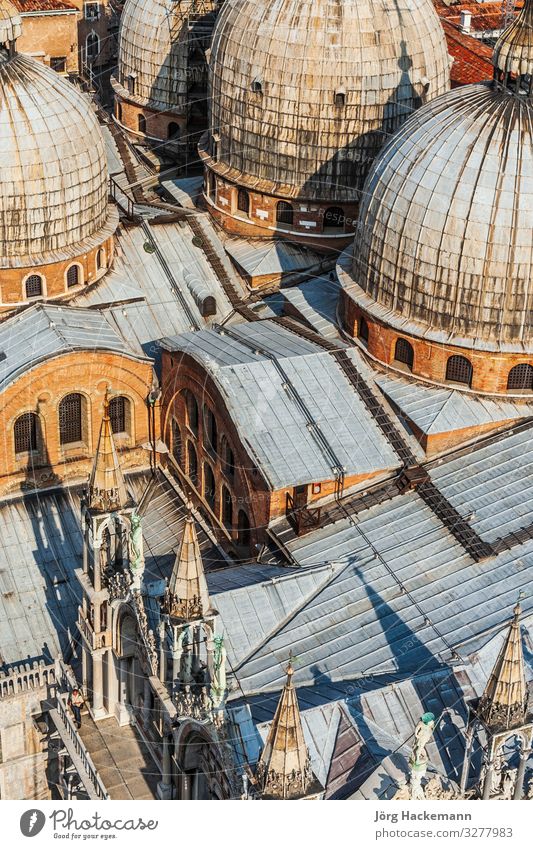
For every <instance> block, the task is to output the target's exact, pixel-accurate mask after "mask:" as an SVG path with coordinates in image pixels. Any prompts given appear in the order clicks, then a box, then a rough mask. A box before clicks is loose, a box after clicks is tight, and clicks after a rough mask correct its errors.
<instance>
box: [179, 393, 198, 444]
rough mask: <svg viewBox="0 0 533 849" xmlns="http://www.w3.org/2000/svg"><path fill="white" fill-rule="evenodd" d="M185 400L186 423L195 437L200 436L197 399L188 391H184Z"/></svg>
mask: <svg viewBox="0 0 533 849" xmlns="http://www.w3.org/2000/svg"><path fill="white" fill-rule="evenodd" d="M183 397H184V398H185V422H186V424H187V427H188V428H189V430H190V431H192V433H194V435H195V436H198V404H197V401H196V398H195V397H194V395H193V394H192V392H190V391H189V390H188V389H184V390H183Z"/></svg>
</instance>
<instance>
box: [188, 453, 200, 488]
mask: <svg viewBox="0 0 533 849" xmlns="http://www.w3.org/2000/svg"><path fill="white" fill-rule="evenodd" d="M187 474H188V475H189V478H190V479H191V481H192V484H193V486H196V487H197V486H198V457H197V456H196V451H195V450H194V445H193V444H192V442H187Z"/></svg>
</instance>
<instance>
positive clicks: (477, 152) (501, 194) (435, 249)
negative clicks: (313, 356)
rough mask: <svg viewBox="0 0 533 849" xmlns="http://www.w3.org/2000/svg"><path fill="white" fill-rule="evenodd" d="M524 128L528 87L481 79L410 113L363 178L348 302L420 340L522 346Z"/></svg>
mask: <svg viewBox="0 0 533 849" xmlns="http://www.w3.org/2000/svg"><path fill="white" fill-rule="evenodd" d="M514 85H515V83H514V82H513V86H514ZM532 132H533V108H532V105H531V101H530V99H529V97H527V96H525V95H524V96H516V95H515V94H514V93H511V91H508V90H506V89H505V87H504V86H502V85H499V84H493V83H489V84H486V85H472V86H466V87H463V88H459V89H455V90H453V91H451V92H449V93H448V94H445V95H443V96H442V97H439V98H438V99H437V100H435V101H433V102H432V103H430V104H428V105H427V106H425V107H424V108H423V109H421V110H419V111H418V112H417V113H416V114H415V115H413V117H412V118H411V119H410V120H409V121H408V122H407V123H406V124H405V125H404V126H403V128H402V129H401V131H400V132H399V133H398V134H397V135H396V136H395V137H394V138H393V139H392V140H391V141H390V142H389V144H388V145H387V146H386V147H385V148H384V150H383V151H382V153H381V154H380V156H379V158H378V159H377V161H376V163H375V165H374V168H373V169H372V172H371V173H370V175H369V178H368V181H367V183H366V185H365V193H364V199H363V201H362V204H361V211H360V221H359V224H358V232H357V235H356V238H355V243H354V252H353V256H354V259H353V281H352V283H350V284H348V287H347V288H348V294H349V295H350V296H351V297H353V299H354V300H355V301H356V302H357V303H358V305H359V306H360V307H362V308H363V309H364V310H366V311H367V312H368V313H371V314H373V315H374V316H375V317H377V318H380V319H381V320H383V321H384V322H386V323H387V324H389V325H392V326H396V327H397V328H399V329H400V331H401V332H404V333H406V332H407V333H409V332H414V333H415V334H418V335H423V336H424V337H425V338H428V339H430V338H435V339H437V340H439V339H440V340H444V339H447V340H450V339H451V338H452V337H457V338H459V337H463V338H464V337H468V338H469V339H470V340H472V345H474V346H476V345H478V344H481V346H482V347H483V345H484V344H486V342H487V341H490V342H491V343H492V344H491V345H490V346H489V347H491V348H492V349H493V350H498V349H501V350H512V349H518V350H520V349H523V346H529V347H530V346H531V342H532V325H531V322H532V310H533V286H532V279H531V269H532V261H533V239H532V210H533V138H532ZM443 331H445V333H444V335H443ZM480 340H481V341H480Z"/></svg>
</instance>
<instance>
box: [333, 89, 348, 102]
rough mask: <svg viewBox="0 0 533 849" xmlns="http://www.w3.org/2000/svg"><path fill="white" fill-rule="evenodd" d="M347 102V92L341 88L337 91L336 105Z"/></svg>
mask: <svg viewBox="0 0 533 849" xmlns="http://www.w3.org/2000/svg"><path fill="white" fill-rule="evenodd" d="M345 103H346V92H345V91H343V89H339V90H338V91H336V92H335V106H344V105H345Z"/></svg>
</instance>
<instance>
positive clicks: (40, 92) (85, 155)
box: [0, 50, 108, 267]
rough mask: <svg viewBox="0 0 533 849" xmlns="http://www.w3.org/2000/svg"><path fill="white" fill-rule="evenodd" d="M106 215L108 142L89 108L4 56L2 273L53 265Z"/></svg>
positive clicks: (57, 80) (40, 72) (41, 69)
mask: <svg viewBox="0 0 533 849" xmlns="http://www.w3.org/2000/svg"><path fill="white" fill-rule="evenodd" d="M107 215H108V186H107V167H106V156H105V149H104V142H103V138H102V134H101V132H100V128H99V126H98V122H97V120H96V118H95V116H94V114H93V112H92V111H91V107H90V105H89V103H88V102H87V100H86V99H85V98H84V96H83V95H82V94H81V93H80V92H79V91H78V90H77V89H76V88H75V87H74V86H73V85H71V84H70V83H69V82H67V81H66V80H64V79H62V78H61V77H60V76H59V75H58V74H56V73H55V72H54V71H51V70H50V69H49V68H46V67H45V66H44V65H41V64H40V63H38V62H36V61H34V60H33V59H31V58H29V57H28V56H23V55H21V54H18V53H15V54H14V55H12V56H10V55H9V54H8V52H7V51H5V50H4V51H2V50H0V266H2V267H10V266H17V265H24V264H28V265H31V264H33V263H34V262H35V261H36V260H37V259H38V261H39V262H43V263H46V262H48V261H52V260H53V259H56V258H57V255H58V254H62V253H64V252H65V249H70V248H71V247H72V246H74V245H77V244H78V243H80V242H85V240H87V239H89V238H90V237H92V236H93V235H94V234H95V233H96V232H97V231H98V230H100V228H102V227H103V226H104V224H105V223H106V220H107Z"/></svg>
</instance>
